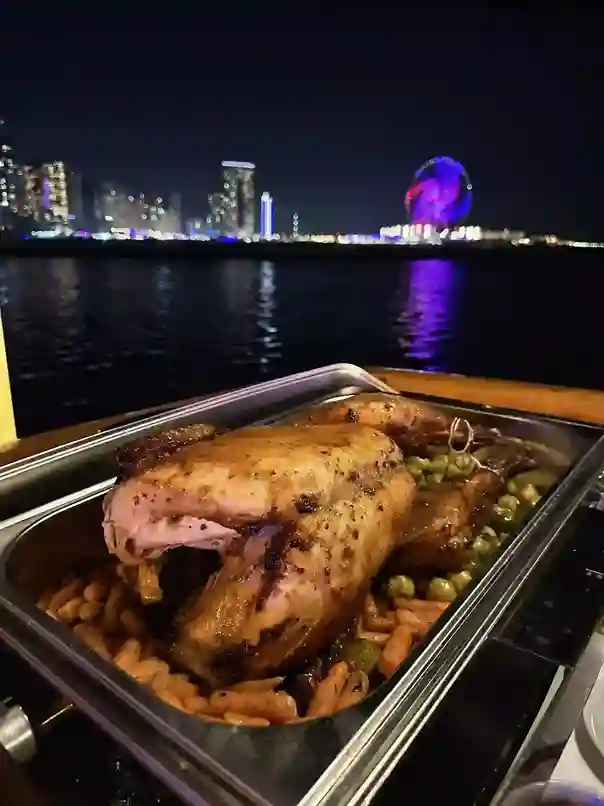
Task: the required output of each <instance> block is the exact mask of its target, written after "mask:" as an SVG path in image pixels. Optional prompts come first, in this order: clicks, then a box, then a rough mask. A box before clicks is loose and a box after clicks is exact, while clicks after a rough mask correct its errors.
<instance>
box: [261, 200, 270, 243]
mask: <svg viewBox="0 0 604 806" xmlns="http://www.w3.org/2000/svg"><path fill="white" fill-rule="evenodd" d="M272 235H273V197H272V196H271V194H270V193H266V192H265V193H263V194H262V196H261V197H260V237H261V238H271V237H272Z"/></svg>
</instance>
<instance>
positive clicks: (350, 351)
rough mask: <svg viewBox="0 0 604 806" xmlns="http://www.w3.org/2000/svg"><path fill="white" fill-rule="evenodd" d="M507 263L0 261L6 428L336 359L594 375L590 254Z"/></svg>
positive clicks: (132, 405)
mask: <svg viewBox="0 0 604 806" xmlns="http://www.w3.org/2000/svg"><path fill="white" fill-rule="evenodd" d="M502 265H503V264H502ZM505 266H506V269H505V270H504V268H497V267H494V265H493V264H492V261H491V258H490V257H489V255H488V253H485V254H484V255H480V256H479V259H478V262H476V260H474V261H473V265H471V266H470V265H469V264H461V263H459V262H452V261H448V260H423V261H398V262H397V261H382V260H379V261H376V262H359V261H354V262H348V263H347V262H340V261H334V262H331V263H330V262H322V261H312V262H311V261H308V262H291V263H284V264H279V265H277V264H274V263H270V262H267V261H264V262H257V261H221V262H214V263H207V262H184V261H173V262H171V263H161V262H143V261H137V260H133V261H127V260H115V261H112V262H106V261H98V262H95V261H94V260H86V261H80V260H71V259H64V260H63V259H61V260H29V259H27V260H25V259H12V260H10V259H4V260H2V262H0V301H1V302H2V303H4V308H3V311H2V315H3V321H4V328H5V335H6V342H7V349H8V355H9V365H10V369H11V376H12V382H13V395H14V401H15V409H16V413H17V425H18V429H19V433H20V434H22V435H25V434H29V433H33V432H36V431H41V430H46V429H51V428H56V427H59V426H63V425H68V424H70V423H74V422H79V421H83V420H86V419H92V418H97V417H102V416H105V415H108V414H112V413H118V412H122V411H126V410H133V409H137V408H141V407H144V406H151V405H154V404H156V403H162V402H166V401H170V400H177V399H179V398H185V397H191V396H194V395H197V394H201V393H203V392H208V391H213V390H217V389H224V388H227V387H232V386H237V385H240V384H244V383H250V382H253V381H257V380H261V379H266V378H269V377H275V376H278V375H283V374H286V373H289V372H295V371H297V370H301V369H307V368H310V367H313V366H319V365H321V364H328V363H332V362H336V361H350V362H353V363H357V364H361V365H363V364H365V365H367V364H380V365H389V366H399V367H400V366H405V367H412V368H418V369H432V370H444V371H452V372H461V373H467V374H479V375H491V376H498V377H507V378H518V379H526V380H533V381H541V382H545V383H562V384H569V385H574V386H588V387H593V388H604V373H603V372H602V366H603V358H602V356H603V350H602V347H603V345H604V333H603V329H602V327H601V324H600V323H601V320H602V316H603V312H602V308H601V302H600V301H601V299H602V292H603V291H604V275H602V273H601V272H598V271H597V270H596V268H595V267H594V266H593V259H589V260H585V259H584V258H582V259H581V262H577V261H575V260H574V259H573V261H572V262H571V261H570V260H568V261H566V262H564V261H563V262H562V263H561V262H560V261H559V260H557V261H556V268H552V267H551V266H549V265H545V264H544V262H543V259H540V261H539V263H537V262H535V260H534V259H533V258H531V257H529V256H528V253H523V252H521V251H518V253H517V256H516V255H514V258H513V265H512V264H511V263H510V261H508V262H507V263H506V264H505Z"/></svg>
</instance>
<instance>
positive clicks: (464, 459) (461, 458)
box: [455, 453, 475, 476]
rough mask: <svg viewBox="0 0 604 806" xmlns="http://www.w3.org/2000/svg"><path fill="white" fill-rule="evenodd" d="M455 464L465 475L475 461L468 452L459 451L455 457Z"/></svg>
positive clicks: (472, 467)
mask: <svg viewBox="0 0 604 806" xmlns="http://www.w3.org/2000/svg"><path fill="white" fill-rule="evenodd" d="M455 464H456V466H457V467H458V468H459V469H460V470H461V471H462V473H463V474H464V475H466V476H467V475H468V474H469V473H471V472H472V470H473V469H474V465H475V462H474V459H473V458H472V456H471V455H470V454H469V453H460V454H459V455H458V456H457V457H456V458H455Z"/></svg>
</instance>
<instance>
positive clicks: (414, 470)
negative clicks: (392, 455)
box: [407, 462, 424, 481]
mask: <svg viewBox="0 0 604 806" xmlns="http://www.w3.org/2000/svg"><path fill="white" fill-rule="evenodd" d="M407 470H408V471H409V475H410V476H412V477H413V478H414V479H415V480H416V481H418V480H419V479H423V477H424V471H423V470H422V469H421V467H418V465H415V464H411V463H410V462H407Z"/></svg>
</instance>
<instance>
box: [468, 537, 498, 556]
mask: <svg viewBox="0 0 604 806" xmlns="http://www.w3.org/2000/svg"><path fill="white" fill-rule="evenodd" d="M472 549H473V550H474V554H476V555H477V556H478V557H484V556H485V555H487V554H490V553H491V551H492V550H493V547H492V545H491V544H490V543H489V542H488V541H487V540H483V538H482V537H477V538H476V539H475V540H474V542H473V543H472Z"/></svg>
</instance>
